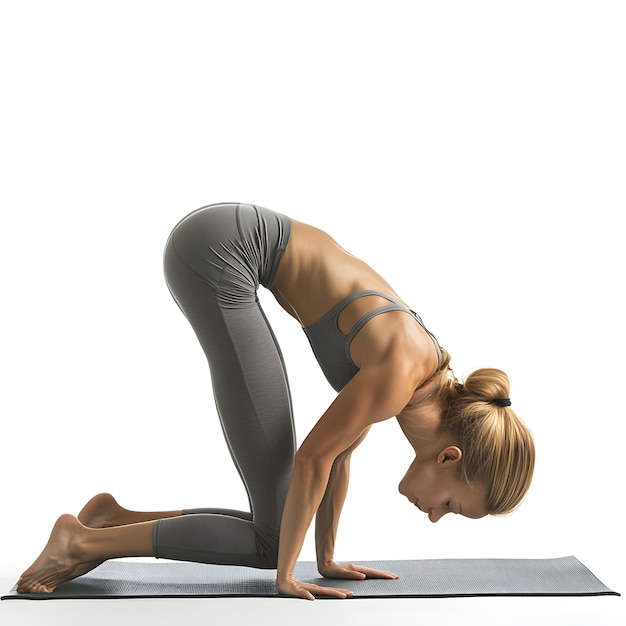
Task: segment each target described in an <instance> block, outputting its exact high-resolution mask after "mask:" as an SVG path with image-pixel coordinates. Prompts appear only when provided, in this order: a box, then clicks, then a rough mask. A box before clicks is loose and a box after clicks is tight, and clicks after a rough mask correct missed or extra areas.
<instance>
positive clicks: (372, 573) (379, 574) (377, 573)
mask: <svg viewBox="0 0 626 626" xmlns="http://www.w3.org/2000/svg"><path fill="white" fill-rule="evenodd" d="M359 572H362V573H363V574H365V576H366V577H367V578H387V579H391V580H395V579H397V578H398V575H397V574H393V573H392V572H385V571H382V570H377V569H370V568H369V567H359Z"/></svg>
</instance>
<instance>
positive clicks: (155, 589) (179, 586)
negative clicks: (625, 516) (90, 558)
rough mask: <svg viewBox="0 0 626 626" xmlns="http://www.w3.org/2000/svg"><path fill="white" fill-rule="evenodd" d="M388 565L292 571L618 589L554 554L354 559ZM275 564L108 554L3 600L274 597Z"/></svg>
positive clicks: (413, 589) (577, 590)
mask: <svg viewBox="0 0 626 626" xmlns="http://www.w3.org/2000/svg"><path fill="white" fill-rule="evenodd" d="M359 563H361V564H362V565H365V566H367V567H373V568H376V569H382V570H387V571H391V572H394V573H396V574H398V575H399V576H400V578H399V579H397V580H373V579H372V580H364V581H350V580H326V579H323V578H320V576H319V574H318V573H317V568H316V566H315V563H313V562H303V563H298V566H297V568H296V578H297V579H298V580H301V581H306V582H315V583H316V584H320V585H325V586H328V587H343V588H345V589H350V590H351V591H353V593H354V597H355V598H401V597H407V598H416V597H424V598H428V597H455V596H459V597H461V596H499V595H504V596H590V595H619V594H618V593H616V592H614V591H611V590H610V589H608V588H607V587H606V586H605V585H603V584H602V583H601V582H600V581H599V580H598V579H597V578H596V577H595V576H594V575H593V574H592V573H591V572H590V571H589V570H588V569H587V568H586V567H585V566H584V565H583V564H582V563H581V562H580V561H578V559H576V558H575V557H573V556H568V557H562V558H557V559H440V560H419V561H367V562H366V561H359ZM274 576H275V570H256V569H251V568H246V567H231V566H219V565H204V564H200V563H181V562H172V561H169V562H163V561H158V562H154V563H153V562H140V563H139V562H131V561H107V562H106V563H103V564H102V565H100V566H99V567H97V568H96V569H94V570H92V571H91V572H89V573H88V574H85V575H84V576H81V577H80V578H77V579H75V580H72V581H70V582H67V583H64V584H62V585H60V586H59V587H58V589H57V590H56V591H55V592H54V593H52V594H31V593H17V592H16V591H15V588H13V589H12V590H11V591H9V592H8V593H7V594H6V595H5V596H2V599H3V600H9V599H27V600H34V599H36V600H51V599H57V598H59V599H69V598H74V599H80V598H84V599H88V598H154V597H159V598H161V597H163V598H173V597H186V598H188V597H202V598H206V597H259V596H268V597H278V593H277V591H276V588H275V586H274Z"/></svg>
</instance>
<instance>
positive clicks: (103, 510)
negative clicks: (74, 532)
mask: <svg viewBox="0 0 626 626" xmlns="http://www.w3.org/2000/svg"><path fill="white" fill-rule="evenodd" d="M128 513H129V511H128V510H127V509H124V508H123V507H121V506H120V505H119V504H118V503H117V500H116V499H115V498H114V497H113V496H112V495H111V494H110V493H99V494H98V495H97V496H94V497H93V498H91V500H89V502H87V504H86V505H85V506H84V507H83V510H82V511H81V512H80V513H79V514H78V521H79V522H80V523H81V524H84V525H85V526H88V527H89V528H109V527H110V526H122V525H123V524H130V523H132V521H130V520H129V516H128ZM133 521H134V520H133Z"/></svg>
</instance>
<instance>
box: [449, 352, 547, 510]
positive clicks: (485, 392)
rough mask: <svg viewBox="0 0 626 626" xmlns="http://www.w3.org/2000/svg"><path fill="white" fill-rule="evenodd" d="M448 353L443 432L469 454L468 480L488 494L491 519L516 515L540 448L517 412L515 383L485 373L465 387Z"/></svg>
mask: <svg viewBox="0 0 626 626" xmlns="http://www.w3.org/2000/svg"><path fill="white" fill-rule="evenodd" d="M442 353H443V356H444V358H443V359H442V367H441V368H440V371H439V377H440V380H439V385H438V391H437V399H438V401H439V404H440V406H441V409H442V413H441V429H442V430H443V431H445V432H449V433H450V434H451V435H452V436H453V437H454V438H455V439H456V441H457V442H458V446H459V448H460V449H461V450H462V452H463V457H462V462H461V465H460V471H461V473H462V476H463V478H464V479H465V480H466V481H467V482H469V483H472V482H479V483H480V484H481V485H482V486H484V487H485V489H486V490H487V494H488V496H487V506H488V509H489V513H490V514H492V515H506V514H507V513H511V512H512V511H514V510H515V509H516V508H517V507H518V506H519V505H520V504H521V502H522V500H523V499H524V496H525V495H526V492H527V491H528V488H529V487H530V483H531V480H532V475H533V470H534V464H535V445H534V441H533V437H532V433H531V432H530V430H529V428H528V427H527V426H526V424H524V422H523V421H522V420H521V419H520V418H519V417H518V416H517V414H516V413H515V412H514V411H513V410H512V408H511V401H510V400H509V395H510V384H509V379H508V377H507V375H506V374H505V373H504V372H503V371H501V370H498V369H493V368H483V369H478V370H476V371H474V372H472V373H471V374H470V375H469V376H468V377H467V378H466V380H465V381H464V383H460V382H459V381H458V380H457V379H456V377H455V376H454V374H453V373H452V370H451V368H450V365H449V364H450V355H449V354H448V353H447V352H446V351H445V350H443V351H442Z"/></svg>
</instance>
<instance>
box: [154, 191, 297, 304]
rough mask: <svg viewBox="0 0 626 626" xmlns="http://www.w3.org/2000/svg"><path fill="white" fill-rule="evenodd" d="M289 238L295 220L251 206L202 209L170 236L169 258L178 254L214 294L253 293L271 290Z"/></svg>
mask: <svg viewBox="0 0 626 626" xmlns="http://www.w3.org/2000/svg"><path fill="white" fill-rule="evenodd" d="M290 232H291V220H290V219H289V218H288V217H287V216H285V215H282V214H280V213H276V212H274V211H270V210H269V209H265V208H263V207H258V206H255V205H251V204H235V203H222V204H214V205H209V206H206V207H202V208H200V209H198V210H196V211H194V212H193V213H190V214H189V215H188V216H186V217H185V218H183V219H182V220H181V221H180V222H179V223H178V224H177V225H176V227H175V228H174V230H173V231H172V233H171V235H170V237H169V239H168V243H167V246H166V254H167V253H168V252H169V253H170V254H171V253H174V254H175V255H176V256H177V257H178V258H179V259H180V261H181V262H182V263H184V264H185V265H186V266H187V267H188V268H189V269H190V270H191V271H193V272H194V273H195V274H196V275H197V276H198V277H199V278H200V279H201V280H202V281H203V282H205V283H206V284H208V285H211V286H213V287H214V288H215V289H216V290H217V289H220V290H225V291H230V292H233V293H250V291H252V292H255V291H256V289H257V288H258V286H259V285H263V286H266V287H269V286H271V284H272V282H273V280H274V277H275V275H276V271H277V270H278V265H279V264H280V260H281V258H282V256H283V254H284V251H285V249H286V247H287V244H288V241H289V235H290Z"/></svg>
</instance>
